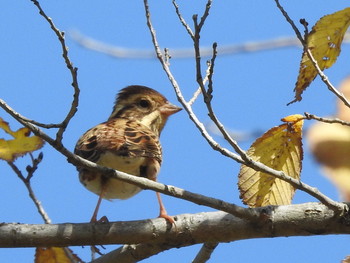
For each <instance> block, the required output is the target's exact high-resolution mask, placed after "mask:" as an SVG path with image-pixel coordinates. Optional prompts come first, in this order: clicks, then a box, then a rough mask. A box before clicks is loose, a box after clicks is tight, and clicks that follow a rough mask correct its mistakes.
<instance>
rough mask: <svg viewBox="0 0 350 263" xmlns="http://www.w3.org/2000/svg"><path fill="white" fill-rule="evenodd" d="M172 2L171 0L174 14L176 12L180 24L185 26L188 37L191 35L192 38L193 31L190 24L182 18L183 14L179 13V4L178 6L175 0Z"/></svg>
mask: <svg viewBox="0 0 350 263" xmlns="http://www.w3.org/2000/svg"><path fill="white" fill-rule="evenodd" d="M172 2H173V5H174V7H175V12H176V14H177V16H178V18H179V20H180V22H181V24H182V25H183V26H184V27H185V28H186V30H187V33H188V34H189V35H190V37H191V38H192V39H194V34H193V32H192V29H191V27H190V25H189V24H188V23H187V22H186V20H185V19H184V18H183V16H182V15H181V13H180V10H179V6H178V4H177V3H176V0H173V1H172ZM191 51H192V50H191Z"/></svg>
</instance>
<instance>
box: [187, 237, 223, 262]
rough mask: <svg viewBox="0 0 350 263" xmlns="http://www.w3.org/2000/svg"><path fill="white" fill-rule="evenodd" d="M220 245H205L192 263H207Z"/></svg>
mask: <svg viewBox="0 0 350 263" xmlns="http://www.w3.org/2000/svg"><path fill="white" fill-rule="evenodd" d="M218 244H219V243H217V242H216V243H204V244H203V246H202V247H201V249H200V250H199V252H198V254H197V256H196V257H195V259H194V260H193V261H192V263H205V262H207V261H208V260H209V259H210V257H211V254H212V253H213V252H214V250H215V248H216V247H217V246H218Z"/></svg>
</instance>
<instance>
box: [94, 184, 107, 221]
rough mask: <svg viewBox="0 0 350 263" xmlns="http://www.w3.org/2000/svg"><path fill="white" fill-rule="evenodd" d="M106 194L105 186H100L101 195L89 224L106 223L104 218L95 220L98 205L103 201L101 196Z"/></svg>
mask: <svg viewBox="0 0 350 263" xmlns="http://www.w3.org/2000/svg"><path fill="white" fill-rule="evenodd" d="M105 192H106V184H102V186H101V193H100V195H99V196H98V200H97V204H96V207H95V210H94V213H93V214H92V217H91V219H90V223H95V222H108V219H107V217H106V216H103V217H101V218H100V219H99V220H97V214H98V210H99V209H100V205H101V202H102V199H103V196H104V195H105Z"/></svg>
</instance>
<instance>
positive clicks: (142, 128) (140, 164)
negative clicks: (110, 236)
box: [75, 86, 180, 221]
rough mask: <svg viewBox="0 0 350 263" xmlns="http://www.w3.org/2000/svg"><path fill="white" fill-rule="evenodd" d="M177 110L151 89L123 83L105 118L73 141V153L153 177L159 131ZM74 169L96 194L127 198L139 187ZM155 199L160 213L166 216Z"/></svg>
mask: <svg viewBox="0 0 350 263" xmlns="http://www.w3.org/2000/svg"><path fill="white" fill-rule="evenodd" d="M179 110H180V108H179V107H176V106H174V105H172V104H170V103H169V102H168V101H167V99H166V98H165V97H164V96H163V95H161V94H160V93H158V92H157V91H155V90H153V89H150V88H147V87H144V86H129V87H126V88H124V89H123V90H121V91H120V93H119V94H118V96H117V99H116V103H115V105H114V107H113V111H112V114H111V116H110V117H109V119H108V121H106V122H104V123H101V124H99V125H97V126H95V127H93V128H91V129H90V130H88V131H87V132H86V133H85V134H84V135H83V136H82V137H81V138H80V139H79V141H78V142H77V144H76V146H75V153H76V154H77V155H79V156H81V157H83V158H85V159H88V160H90V161H93V162H96V163H98V164H100V165H103V166H106V167H110V168H113V169H116V170H119V171H123V172H126V173H129V174H132V175H135V176H141V177H146V178H148V179H151V180H156V179H157V174H158V172H159V169H160V165H161V162H162V149H161V145H160V143H159V135H160V133H161V131H162V129H163V127H164V125H165V123H166V121H167V118H168V117H169V116H170V115H171V114H174V113H176V112H178V111H179ZM78 171H79V178H80V181H81V183H82V184H83V185H84V186H85V187H86V188H87V189H89V190H90V191H92V192H94V193H96V194H98V195H99V196H100V198H105V199H116V198H118V199H127V198H130V197H132V196H134V195H135V194H137V193H138V192H139V191H140V190H141V189H140V188H139V187H137V186H135V185H131V184H128V183H125V182H122V181H119V180H116V179H108V178H107V177H105V176H104V175H101V174H99V173H96V172H93V171H90V170H88V169H85V168H78ZM157 194H158V193H157ZM158 198H159V194H158ZM99 202H100V200H99ZM159 202H160V207H161V214H160V216H162V217H165V218H166V219H168V220H170V219H169V216H167V215H166V214H165V215H164V212H165V210H164V211H162V203H161V200H160V199H159ZM98 206H99V203H98V205H97V207H96V211H95V213H94V215H93V220H95V219H96V215H97V210H98ZM162 213H163V214H162ZM165 213H166V212H165ZM170 221H171V220H170Z"/></svg>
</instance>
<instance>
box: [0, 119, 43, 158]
mask: <svg viewBox="0 0 350 263" xmlns="http://www.w3.org/2000/svg"><path fill="white" fill-rule="evenodd" d="M0 128H1V129H3V130H4V131H5V132H6V133H8V134H10V135H11V136H12V137H13V138H14V139H13V140H4V139H0V159H3V160H5V161H9V162H13V161H14V160H15V159H16V158H17V157H19V156H22V155H24V154H26V153H28V152H32V151H35V150H38V149H40V148H41V147H42V146H43V144H44V141H43V140H42V139H41V138H40V137H38V136H32V137H29V135H30V130H29V129H28V128H21V129H19V130H17V131H15V132H13V131H12V130H11V129H10V127H9V125H8V123H7V122H5V121H4V120H3V119H2V118H0Z"/></svg>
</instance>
